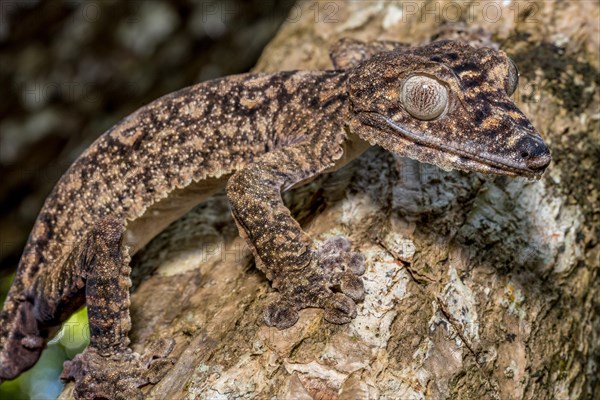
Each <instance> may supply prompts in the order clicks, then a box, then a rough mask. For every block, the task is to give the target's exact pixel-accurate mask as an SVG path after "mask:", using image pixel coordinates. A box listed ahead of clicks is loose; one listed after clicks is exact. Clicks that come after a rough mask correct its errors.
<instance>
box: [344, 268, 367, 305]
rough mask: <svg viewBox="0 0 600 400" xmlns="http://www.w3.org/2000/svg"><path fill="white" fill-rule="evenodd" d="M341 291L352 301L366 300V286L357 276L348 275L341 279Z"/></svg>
mask: <svg viewBox="0 0 600 400" xmlns="http://www.w3.org/2000/svg"><path fill="white" fill-rule="evenodd" d="M340 290H341V291H342V293H344V294H345V295H347V296H348V297H350V298H351V299H352V300H355V301H359V300H362V299H364V298H365V286H364V285H363V281H362V279H361V278H359V277H358V276H356V275H352V274H349V273H346V274H344V275H342V277H341V279H340Z"/></svg>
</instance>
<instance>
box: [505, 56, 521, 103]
mask: <svg viewBox="0 0 600 400" xmlns="http://www.w3.org/2000/svg"><path fill="white" fill-rule="evenodd" d="M508 61H509V63H508V77H507V78H506V85H505V86H506V87H505V89H506V93H508V95H509V96H512V94H513V93H514V92H515V90H517V85H518V84H519V70H518V69H517V66H516V65H515V63H514V62H513V60H511V59H510V58H509V59H508Z"/></svg>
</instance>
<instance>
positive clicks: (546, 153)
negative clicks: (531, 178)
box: [519, 135, 551, 171]
mask: <svg viewBox="0 0 600 400" xmlns="http://www.w3.org/2000/svg"><path fill="white" fill-rule="evenodd" d="M519 150H520V154H519V156H520V157H521V160H522V162H523V163H524V164H525V166H526V167H527V168H528V169H530V170H532V171H543V170H544V169H546V167H548V165H549V164H550V161H551V156H550V149H549V148H548V146H546V144H545V143H544V142H543V141H542V140H541V139H539V138H537V137H534V136H530V135H528V136H526V137H525V138H523V139H522V140H521V141H520V143H519Z"/></svg>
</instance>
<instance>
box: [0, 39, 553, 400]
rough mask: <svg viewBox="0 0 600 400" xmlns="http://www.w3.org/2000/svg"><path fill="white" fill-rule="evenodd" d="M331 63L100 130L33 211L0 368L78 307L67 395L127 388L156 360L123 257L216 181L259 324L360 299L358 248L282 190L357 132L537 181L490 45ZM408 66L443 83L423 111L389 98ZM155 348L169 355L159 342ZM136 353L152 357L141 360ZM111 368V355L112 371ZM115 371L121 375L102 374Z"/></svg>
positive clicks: (220, 85) (198, 95)
mask: <svg viewBox="0 0 600 400" xmlns="http://www.w3.org/2000/svg"><path fill="white" fill-rule="evenodd" d="M332 59H333V62H334V65H335V66H336V68H337V69H336V70H333V71H314V72H306V71H294V72H280V73H276V74H245V75H238V76H231V77H226V78H222V79H217V80H214V81H210V82H206V83H202V84H199V85H196V86H192V87H189V88H186V89H183V90H181V91H179V92H176V93H173V94H170V95H167V96H165V97H162V98H160V99H158V100H156V101H154V102H153V103H151V104H149V105H147V106H145V107H142V108H141V109H140V110H138V111H137V112H135V113H134V114H132V115H130V116H129V117H127V118H125V119H124V120H123V121H121V122H120V123H119V124H117V125H116V126H115V127H113V128H112V129H111V130H109V131H108V132H106V133H105V134H104V135H103V136H101V137H100V138H99V139H98V140H97V141H96V142H95V143H94V144H93V145H92V146H91V147H90V148H89V149H88V150H87V151H86V152H85V153H84V154H83V155H82V156H81V157H80V158H79V159H78V160H77V161H76V162H75V163H74V164H73V166H72V167H71V168H70V169H69V170H68V171H67V173H66V174H65V175H64V176H63V177H62V179H61V180H60V181H59V183H58V184H57V186H56V187H55V189H54V191H53V192H52V194H51V195H50V196H49V197H48V199H47V200H46V203H45V205H44V207H43V209H42V211H41V212H40V215H39V217H38V219H37V222H36V224H35V226H34V229H33V231H32V233H31V236H30V238H29V241H28V243H27V245H26V247H25V250H24V252H23V256H22V259H21V261H20V264H19V267H18V270H17V274H16V277H15V281H14V283H13V286H12V287H11V289H10V292H9V295H8V298H7V300H6V302H5V304H4V309H3V311H2V314H1V316H0V319H1V327H0V379H11V378H14V377H15V376H17V375H18V374H20V373H21V372H22V371H23V370H25V369H28V368H30V367H31V366H32V365H33V364H34V363H35V362H36V361H37V359H38V357H39V354H40V352H41V351H42V349H43V347H44V346H45V343H46V341H47V339H48V337H49V336H50V335H52V334H53V332H55V331H56V329H57V327H59V326H60V324H61V322H63V321H64V320H65V319H66V318H67V317H68V316H69V315H70V314H71V313H72V312H73V311H74V310H76V309H77V308H79V307H81V306H82V305H84V304H87V306H88V309H89V310H90V330H91V343H90V346H89V347H88V349H87V350H86V351H85V352H84V353H83V354H81V355H79V356H78V357H77V358H76V359H74V360H73V361H72V362H68V363H67V364H66V365H65V371H64V373H63V379H65V380H68V379H75V380H76V392H75V393H76V396H77V397H79V398H94V397H102V398H106V397H109V398H110V397H114V396H115V393H119V392H123V393H126V394H127V396H126V397H132V396H133V397H135V396H139V393H140V392H139V391H138V389H137V387H138V386H142V385H144V384H147V383H151V382H154V381H156V380H157V379H159V378H160V376H161V373H160V370H161V369H162V368H158V367H157V365H159V366H161V365H162V366H164V365H167V364H168V363H169V360H168V359H164V358H160V357H159V358H156V356H153V357H149V356H147V357H141V356H139V355H137V354H135V353H132V352H131V350H130V349H128V347H127V346H128V339H127V333H128V331H129V327H130V321H129V313H128V307H129V299H128V289H129V286H130V282H129V278H128V275H129V267H128V261H129V256H130V255H131V254H133V253H135V252H136V251H137V250H139V249H140V248H141V247H143V246H144V245H145V244H146V243H147V242H148V241H149V240H150V239H151V238H152V237H153V236H154V235H156V234H157V233H158V232H160V230H161V229H163V228H164V227H166V225H167V224H169V223H170V222H172V221H173V220H175V219H177V218H178V217H179V216H181V215H182V214H183V213H185V212H187V211H188V210H189V209H191V208H192V207H193V206H194V205H195V204H197V203H198V202H199V201H201V200H202V199H203V198H205V197H206V196H207V194H210V193H212V192H213V191H214V190H216V189H218V188H219V187H222V186H223V185H224V184H225V183H227V194H228V197H229V199H230V202H231V208H232V212H233V216H234V218H235V220H236V223H237V224H238V226H239V228H240V234H241V235H242V236H243V237H245V238H246V239H247V241H248V243H249V244H250V245H251V248H252V249H253V252H254V255H255V257H256V260H257V265H258V266H259V268H260V269H261V270H262V271H263V272H265V274H266V276H267V277H268V278H269V279H270V280H271V281H272V282H273V287H274V288H276V289H278V291H279V294H280V297H279V299H277V300H276V301H275V302H274V303H272V304H270V305H269V306H268V307H267V310H266V312H265V320H266V322H267V323H268V324H269V325H274V326H277V327H279V328H285V327H289V326H291V325H293V324H294V323H295V321H296V320H297V318H298V314H297V311H298V310H299V309H302V308H305V307H320V308H323V309H324V310H325V318H326V319H327V320H329V321H331V322H334V323H345V322H348V321H349V320H350V319H351V318H353V317H354V316H355V315H356V308H355V301H357V300H360V299H361V298H362V297H363V287H362V281H361V280H360V278H359V276H360V275H361V274H362V273H363V272H364V265H363V263H364V259H363V258H362V257H361V256H360V255H359V254H356V253H352V252H351V251H350V245H349V243H348V242H347V241H346V240H345V239H343V238H333V239H330V240H328V241H326V242H325V243H323V244H321V245H317V244H316V243H315V242H314V241H313V240H312V239H311V238H310V237H309V236H308V235H307V234H306V233H304V232H303V231H302V229H301V227H300V226H299V224H298V223H297V222H296V221H295V220H294V219H293V218H292V217H291V215H290V212H289V210H287V209H286V208H285V206H284V204H283V202H282V199H281V192H282V191H285V190H287V189H289V188H291V187H293V186H296V185H299V184H302V183H304V182H306V181H308V180H310V179H312V178H314V177H315V176H316V175H318V174H320V173H323V172H326V171H330V170H332V169H335V168H338V167H340V166H341V165H343V164H344V163H346V162H348V161H349V160H350V159H351V158H353V157H356V156H357V155H358V154H360V152H361V151H362V150H364V149H365V148H366V147H367V146H368V144H367V142H366V141H368V142H370V143H372V144H379V145H381V146H383V147H384V148H386V149H389V150H391V151H393V152H396V153H398V154H401V155H405V156H409V157H412V158H415V159H417V160H419V161H422V162H428V163H433V164H437V165H439V166H441V167H443V168H459V169H464V170H471V171H480V172H486V173H497V174H503V175H523V176H529V177H533V178H536V177H539V176H540V175H541V174H542V172H543V171H544V169H545V167H546V166H547V165H548V163H549V162H550V155H549V151H548V148H547V147H546V146H545V144H544V143H543V141H542V139H541V137H540V135H539V134H538V133H537V132H536V131H535V129H534V128H533V127H532V125H531V124H530V122H529V121H528V120H527V118H526V117H525V116H524V115H523V114H522V113H521V112H520V111H519V110H518V109H517V108H516V106H515V105H514V103H513V102H512V101H511V100H510V98H509V96H508V94H507V84H508V80H509V69H510V65H511V64H510V61H509V60H508V58H507V57H506V55H505V54H504V53H502V52H499V51H496V50H492V49H486V48H481V49H476V48H473V47H471V46H469V45H467V44H462V43H459V42H452V41H440V42H434V43H432V44H430V45H427V46H422V47H416V48H411V47H407V46H405V45H403V44H400V43H394V42H375V43H369V44H365V43H361V42H357V41H353V40H347V39H346V40H342V41H341V42H339V43H338V44H336V45H335V46H334V47H333V48H332ZM415 74H420V75H426V76H429V77H434V78H435V79H437V81H438V82H440V83H441V84H443V85H444V87H446V88H447V90H448V92H449V96H448V105H447V107H446V109H445V111H444V113H443V114H442V115H441V116H439V117H438V118H436V119H433V120H430V121H421V120H418V119H416V118H414V117H412V116H411V115H410V114H409V113H408V112H407V111H406V109H405V107H404V105H403V104H402V102H401V101H399V92H400V88H401V85H402V83H403V82H404V81H405V80H406V79H407V78H409V77H411V76H414V75H415ZM162 348H163V350H161V351H159V352H158V353H159V354H160V355H161V356H165V355H166V354H168V352H169V350H170V345H169V344H165V345H163V346H162ZM149 360H154V361H152V362H150V361H149ZM117 365H120V367H117ZM116 368H119V371H121V373H120V374H115V373H114V371H115V369H116Z"/></svg>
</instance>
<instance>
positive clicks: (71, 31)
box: [0, 0, 294, 400]
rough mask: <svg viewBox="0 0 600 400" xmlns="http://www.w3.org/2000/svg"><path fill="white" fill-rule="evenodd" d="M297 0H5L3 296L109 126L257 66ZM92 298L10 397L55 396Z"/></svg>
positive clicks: (1, 17) (1, 70)
mask: <svg viewBox="0 0 600 400" xmlns="http://www.w3.org/2000/svg"><path fill="white" fill-rule="evenodd" d="M293 3H294V2H293V1H291V0H286V1H275V0H273V1H268V0H266V1H265V0H245V1H242V0H229V1H207V0H174V1H162V0H138V1H127V0H125V1H117V0H114V1H110V0H106V1H79V0H50V1H37V0H18V1H12V0H0V91H1V92H0V93H1V96H0V302H2V301H3V299H4V297H5V296H6V292H7V290H8V288H9V286H10V282H11V281H12V277H13V274H14V270H15V268H16V266H17V263H18V260H19V257H20V255H21V251H22V249H23V246H24V244H25V241H26V239H27V236H28V234H29V231H30V229H31V227H32V225H33V221H34V219H35V217H36V216H37V213H38V211H39V209H40V208H41V206H42V203H43V201H44V199H45V197H46V196H47V194H48V193H49V192H50V190H51V189H52V187H53V186H54V184H55V183H56V181H57V180H58V179H59V178H60V176H61V175H62V173H63V172H64V171H65V170H66V169H67V168H68V166H69V165H70V164H71V163H72V162H73V161H74V160H75V158H76V157H77V156H78V155H79V154H80V153H81V152H82V151H83V150H84V149H85V148H86V147H87V146H88V145H89V144H91V143H92V142H93V141H94V140H95V139H96V138H97V137H98V136H99V135H100V134H101V133H102V132H104V131H105V130H107V129H108V128H110V127H111V126H112V125H114V124H115V123H116V122H118V121H119V120H120V119H121V118H123V117H125V116H126V115H128V114H129V113H131V112H132V111H134V110H136V109H137V108H139V107H140V106H142V105H144V104H146V103H148V102H150V101H152V100H154V99H156V98H158V97H160V96H162V95H164V94H166V93H169V92H172V91H175V90H177V89H180V88H182V87H185V86H189V85H191V84H194V83H196V82H200V81H204V80H208V79H211V78H215V77H218V76H223V75H229V74H234V73H240V72H245V71H248V70H249V69H250V68H251V67H252V66H253V65H254V64H255V62H256V60H257V59H258V57H259V55H260V53H261V51H262V49H263V48H264V46H265V45H266V44H267V43H268V42H269V40H270V39H271V38H272V37H273V36H274V34H275V33H276V31H277V28H278V27H279V25H280V24H281V23H282V22H283V21H284V19H285V18H286V16H287V15H288V12H289V11H290V8H291V7H292V5H293ZM86 321H87V319H86V313H85V309H84V310H81V311H80V312H78V313H77V314H76V315H74V316H73V317H72V318H71V319H70V320H69V321H68V322H67V323H66V324H65V326H66V327H65V328H63V330H62V331H61V333H59V335H58V337H57V340H53V341H52V342H51V344H49V346H48V348H47V349H46V350H45V352H44V353H43V355H42V358H41V360H40V361H39V362H38V363H37V364H36V366H35V367H34V368H33V369H31V370H30V371H28V372H27V373H25V374H23V375H21V376H20V377H19V378H18V379H16V380H14V381H10V382H5V383H3V384H1V385H0V399H44V400H46V399H54V398H56V396H57V395H58V394H59V393H60V391H61V388H62V384H61V383H60V381H59V379H58V376H59V375H60V372H61V370H62V363H63V361H64V360H66V359H69V358H72V357H73V356H74V355H75V354H77V353H78V352H80V351H81V350H82V349H83V348H85V346H86V344H87V336H88V331H87V324H86Z"/></svg>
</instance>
